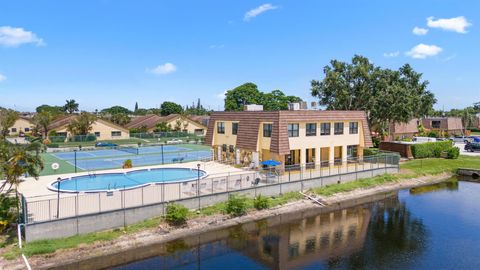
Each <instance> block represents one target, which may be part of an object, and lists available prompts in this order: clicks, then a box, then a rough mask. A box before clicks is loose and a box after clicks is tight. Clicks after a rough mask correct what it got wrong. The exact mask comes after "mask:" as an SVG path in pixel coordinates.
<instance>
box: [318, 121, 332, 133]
mask: <svg viewBox="0 0 480 270" xmlns="http://www.w3.org/2000/svg"><path fill="white" fill-rule="evenodd" d="M320 135H321V136H322V135H323V136H324V135H330V123H321V124H320Z"/></svg>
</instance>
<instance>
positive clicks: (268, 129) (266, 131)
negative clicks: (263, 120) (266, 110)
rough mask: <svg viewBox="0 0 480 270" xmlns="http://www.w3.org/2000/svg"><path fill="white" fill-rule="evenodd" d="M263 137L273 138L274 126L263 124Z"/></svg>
mask: <svg viewBox="0 0 480 270" xmlns="http://www.w3.org/2000/svg"><path fill="white" fill-rule="evenodd" d="M263 137H267V138H270V137H272V124H263Z"/></svg>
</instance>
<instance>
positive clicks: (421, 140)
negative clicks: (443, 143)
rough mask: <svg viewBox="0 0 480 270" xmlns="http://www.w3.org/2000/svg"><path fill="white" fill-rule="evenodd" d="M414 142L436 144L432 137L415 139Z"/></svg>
mask: <svg viewBox="0 0 480 270" xmlns="http://www.w3.org/2000/svg"><path fill="white" fill-rule="evenodd" d="M413 141H414V142H417V143H425V142H436V141H437V139H436V138H430V137H413Z"/></svg>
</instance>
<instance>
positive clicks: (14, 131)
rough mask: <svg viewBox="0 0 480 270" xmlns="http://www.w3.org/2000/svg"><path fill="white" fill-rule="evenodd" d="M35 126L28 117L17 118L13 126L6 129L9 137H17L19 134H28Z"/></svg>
mask: <svg viewBox="0 0 480 270" xmlns="http://www.w3.org/2000/svg"><path fill="white" fill-rule="evenodd" d="M34 126H35V125H34V124H33V122H32V119H31V118H28V117H19V118H18V119H17V121H15V124H13V126H12V127H11V128H9V129H8V134H9V135H13V136H15V135H18V134H19V133H20V132H23V133H30V132H32V129H33V127H34Z"/></svg>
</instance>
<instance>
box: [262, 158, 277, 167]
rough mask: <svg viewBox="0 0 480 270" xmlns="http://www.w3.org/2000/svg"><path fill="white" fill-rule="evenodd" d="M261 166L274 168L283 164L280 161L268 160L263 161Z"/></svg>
mask: <svg viewBox="0 0 480 270" xmlns="http://www.w3.org/2000/svg"><path fill="white" fill-rule="evenodd" d="M260 164H262V165H265V166H269V167H273V166H278V165H280V164H282V163H281V162H279V161H276V160H273V159H268V160H264V161H262V162H261V163H260Z"/></svg>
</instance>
